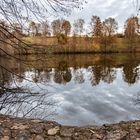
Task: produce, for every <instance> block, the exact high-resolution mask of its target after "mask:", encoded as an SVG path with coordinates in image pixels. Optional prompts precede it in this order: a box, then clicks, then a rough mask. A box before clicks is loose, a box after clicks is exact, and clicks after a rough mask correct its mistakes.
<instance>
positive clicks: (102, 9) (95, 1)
mask: <svg viewBox="0 0 140 140" xmlns="http://www.w3.org/2000/svg"><path fill="white" fill-rule="evenodd" d="M134 14H136V8H135V6H134V4H133V1H131V0H88V4H86V5H84V9H83V10H77V9H75V10H74V11H73V12H72V14H71V15H70V16H69V17H67V19H69V20H70V21H71V22H73V21H74V20H75V19H77V18H83V19H85V21H86V24H89V22H90V19H91V16H92V15H97V16H100V17H101V19H102V20H104V19H105V18H108V17H114V18H116V20H117V21H118V23H119V30H122V28H123V26H124V22H125V20H126V19H127V18H128V17H129V16H131V15H134Z"/></svg>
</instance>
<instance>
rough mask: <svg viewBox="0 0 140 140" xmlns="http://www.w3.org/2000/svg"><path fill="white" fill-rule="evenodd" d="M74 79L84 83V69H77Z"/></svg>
mask: <svg viewBox="0 0 140 140" xmlns="http://www.w3.org/2000/svg"><path fill="white" fill-rule="evenodd" d="M74 80H75V82H77V83H79V84H82V83H84V82H85V79H84V73H83V71H82V69H79V70H76V71H75V73H74Z"/></svg>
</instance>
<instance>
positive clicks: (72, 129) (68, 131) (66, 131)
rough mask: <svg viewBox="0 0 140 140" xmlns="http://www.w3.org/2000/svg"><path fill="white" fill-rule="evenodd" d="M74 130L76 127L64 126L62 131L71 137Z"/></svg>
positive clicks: (62, 133)
mask: <svg viewBox="0 0 140 140" xmlns="http://www.w3.org/2000/svg"><path fill="white" fill-rule="evenodd" d="M73 132H74V128H63V129H61V131H60V134H61V136H65V137H71V136H72V133H73Z"/></svg>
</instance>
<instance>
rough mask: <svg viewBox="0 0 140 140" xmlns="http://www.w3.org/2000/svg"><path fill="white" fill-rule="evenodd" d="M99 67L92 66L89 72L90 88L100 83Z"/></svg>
mask: <svg viewBox="0 0 140 140" xmlns="http://www.w3.org/2000/svg"><path fill="white" fill-rule="evenodd" d="M101 70H102V69H101V67H100V66H94V67H92V70H91V73H92V75H91V78H90V80H91V84H92V86H96V85H98V84H99V83H100V80H101Z"/></svg>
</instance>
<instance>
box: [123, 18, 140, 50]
mask: <svg viewBox="0 0 140 140" xmlns="http://www.w3.org/2000/svg"><path fill="white" fill-rule="evenodd" d="M124 28H125V31H124V34H125V37H126V39H127V40H128V42H129V43H130V46H131V49H133V45H134V44H135V43H136V42H137V38H138V31H139V25H138V18H137V17H130V18H128V19H127V20H126V22H125V26H124Z"/></svg>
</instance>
